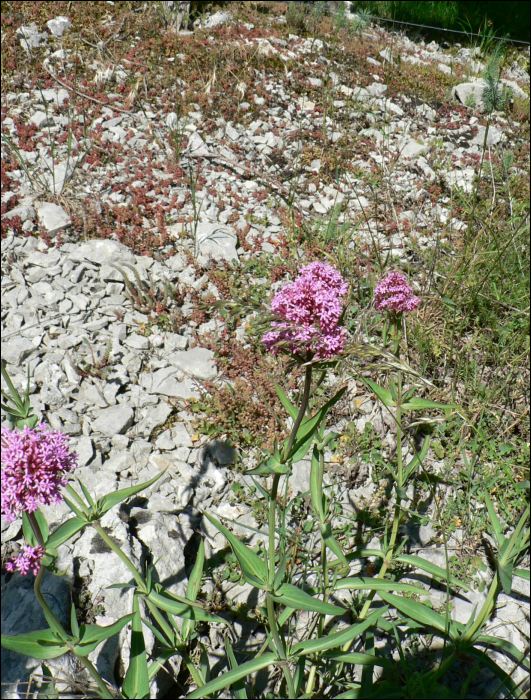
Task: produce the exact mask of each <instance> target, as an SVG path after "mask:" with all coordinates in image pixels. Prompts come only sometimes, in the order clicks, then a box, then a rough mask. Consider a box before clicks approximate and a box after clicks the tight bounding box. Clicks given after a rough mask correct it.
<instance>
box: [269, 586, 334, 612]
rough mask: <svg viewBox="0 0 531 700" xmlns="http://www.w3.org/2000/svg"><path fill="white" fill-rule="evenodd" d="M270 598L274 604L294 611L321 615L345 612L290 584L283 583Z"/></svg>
mask: <svg viewBox="0 0 531 700" xmlns="http://www.w3.org/2000/svg"><path fill="white" fill-rule="evenodd" d="M272 598H273V600H274V601H275V602H276V603H282V605H287V606H289V607H290V608H294V609H295V610H309V611H310V612H317V613H321V615H343V614H344V612H345V608H340V607H338V606H337V605H331V604H330V603H325V602H324V601H323V600H319V598H314V597H313V596H311V595H308V593H306V592H305V591H303V590H301V589H300V588H297V586H293V585H292V584H291V583H283V584H282V586H280V588H279V589H278V590H277V591H275V595H274V596H272Z"/></svg>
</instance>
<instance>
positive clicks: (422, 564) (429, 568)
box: [380, 553, 471, 591]
mask: <svg viewBox="0 0 531 700" xmlns="http://www.w3.org/2000/svg"><path fill="white" fill-rule="evenodd" d="M380 556H381V553H380ZM394 561H399V562H401V563H402V564H409V565H410V566H414V567H415V568H416V569H421V571H425V572H426V573H428V574H430V575H431V576H433V578H434V579H438V580H440V581H446V579H447V578H448V580H449V583H451V585H452V586H456V587H458V588H464V590H465V591H470V590H471V588H470V586H468V585H467V584H466V583H461V581H459V579H456V578H455V576H452V575H451V574H450V576H449V577H448V576H447V573H446V571H445V570H444V569H441V567H440V566H436V565H435V564H432V563H431V562H430V561H428V560H427V559H422V557H415V556H412V555H411V554H399V555H398V556H397V557H394Z"/></svg>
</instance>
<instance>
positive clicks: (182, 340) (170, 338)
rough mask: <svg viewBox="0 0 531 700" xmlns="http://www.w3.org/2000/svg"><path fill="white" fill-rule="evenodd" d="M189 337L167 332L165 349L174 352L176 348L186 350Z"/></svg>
mask: <svg viewBox="0 0 531 700" xmlns="http://www.w3.org/2000/svg"><path fill="white" fill-rule="evenodd" d="M187 347H188V338H186V337H185V336H184V335H179V334H178V333H166V334H165V335H164V350H166V351H168V352H173V351H174V350H186V348H187Z"/></svg>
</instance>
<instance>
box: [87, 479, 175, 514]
mask: <svg viewBox="0 0 531 700" xmlns="http://www.w3.org/2000/svg"><path fill="white" fill-rule="evenodd" d="M166 469H167V467H166ZM166 469H164V470H163V471H161V473H160V474H157V476H154V477H153V479H150V480H149V481H146V482H144V483H143V484H137V485H136V486H130V487H129V488H127V489H120V490H119V491H115V492H114V493H108V494H107V495H106V496H103V498H100V499H99V501H98V503H97V504H96V512H97V513H98V515H99V517H100V518H101V516H102V515H105V513H106V512H107V511H108V510H110V509H111V508H112V507H113V506H115V505H117V504H118V503H121V501H125V499H126V498H129V497H130V496H134V495H135V494H137V493H139V492H140V491H142V490H143V489H147V488H149V487H150V486H152V485H153V484H154V483H155V482H156V481H157V480H158V479H160V477H161V476H162V475H163V474H164V472H165V471H166Z"/></svg>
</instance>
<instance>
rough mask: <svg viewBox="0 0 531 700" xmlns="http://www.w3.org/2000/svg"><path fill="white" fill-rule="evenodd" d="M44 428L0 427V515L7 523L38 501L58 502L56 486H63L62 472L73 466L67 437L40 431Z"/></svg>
mask: <svg viewBox="0 0 531 700" xmlns="http://www.w3.org/2000/svg"><path fill="white" fill-rule="evenodd" d="M46 428H47V426H46V424H45V423H41V424H40V425H39V426H38V430H37V429H36V428H35V429H33V430H30V428H28V426H27V425H26V426H25V427H24V430H10V429H9V428H2V515H4V516H5V518H6V520H7V522H11V521H13V520H15V518H16V517H18V516H19V515H20V514H21V513H22V512H23V511H25V512H28V513H33V512H34V511H36V510H37V508H38V507H39V506H40V505H41V504H45V505H49V504H50V503H59V502H60V501H61V500H62V496H61V494H60V492H59V487H61V486H66V483H67V478H66V474H67V473H68V472H70V471H71V470H72V469H75V468H76V467H77V455H76V453H75V452H72V453H69V451H68V440H69V438H68V436H66V435H63V433H60V432H59V431H57V430H51V431H49V432H44V431H45V430H46ZM39 431H40V432H39Z"/></svg>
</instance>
